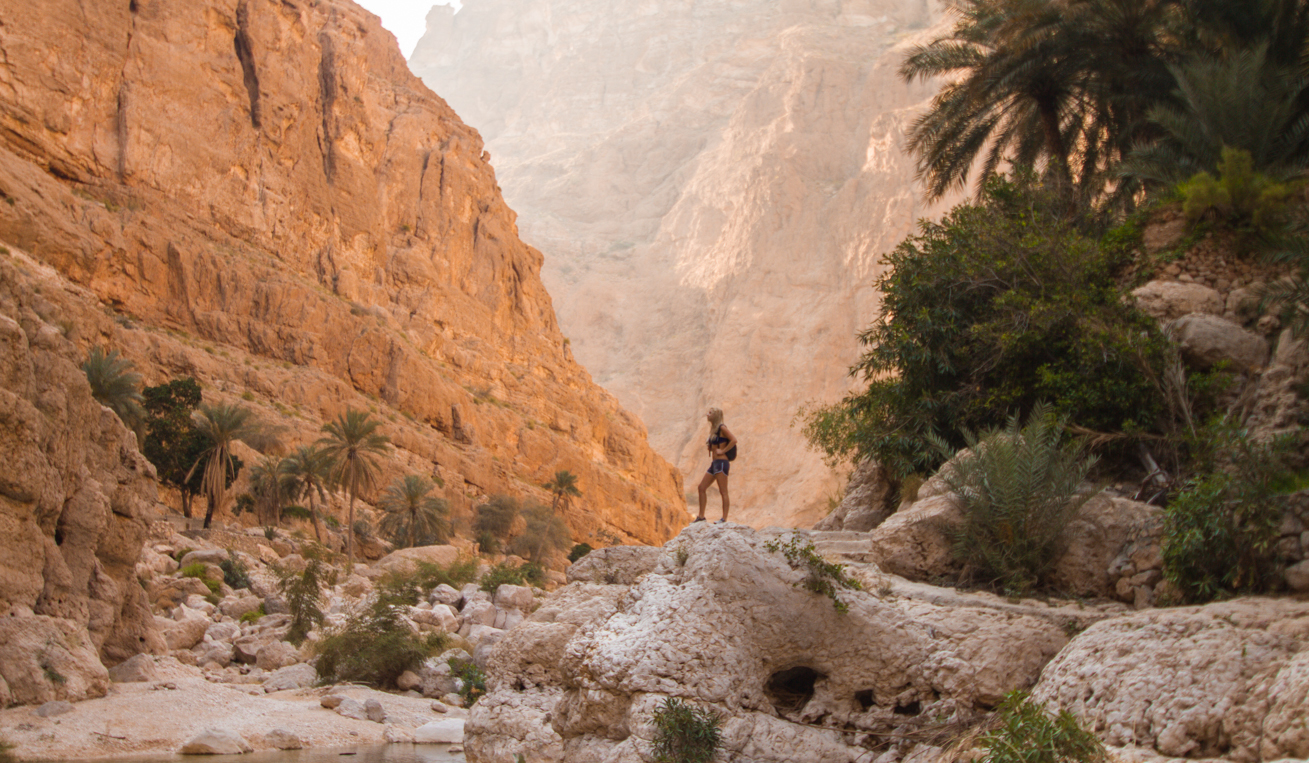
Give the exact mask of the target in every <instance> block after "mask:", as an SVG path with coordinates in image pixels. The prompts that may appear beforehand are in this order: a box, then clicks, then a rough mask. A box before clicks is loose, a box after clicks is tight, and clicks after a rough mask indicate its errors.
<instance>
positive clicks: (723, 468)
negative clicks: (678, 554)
mask: <svg viewBox="0 0 1309 763" xmlns="http://www.w3.org/2000/svg"><path fill="white" fill-rule="evenodd" d="M705 418H707V419H709V439H708V440H707V441H705V445H706V446H707V447H708V448H709V458H710V462H709V471H707V472H705V475H704V479H702V480H700V514H699V516H697V517H696V518H695V521H696V522H703V521H704V505H705V499H706V492H705V491H707V490H708V489H709V486H710V485H711V484H713V483H714V482H715V481H717V482H718V492H719V494H720V495H722V497H723V518H722V519H720V520H718V521H717V522H716V523H715V524H720V525H721V524H722V523H724V522H726V521H727V510H728V509H729V508H731V505H732V504H731V501H730V500H729V499H728V497H727V472H728V471H729V470H730V469H731V467H732V459H734V458H736V435H734V434H732V430H730V429H728V428H727V427H726V426H725V425H724V424H723V412H722V410H720V409H718V408H710V409H709V412H708V413H706V414H705Z"/></svg>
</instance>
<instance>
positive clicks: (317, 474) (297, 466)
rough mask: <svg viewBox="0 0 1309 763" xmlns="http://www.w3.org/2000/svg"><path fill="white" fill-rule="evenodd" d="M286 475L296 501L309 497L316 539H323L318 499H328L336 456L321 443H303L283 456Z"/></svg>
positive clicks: (289, 492) (282, 466)
mask: <svg viewBox="0 0 1309 763" xmlns="http://www.w3.org/2000/svg"><path fill="white" fill-rule="evenodd" d="M281 471H282V474H283V475H284V476H285V477H286V478H287V481H288V495H289V496H290V497H291V498H292V499H293V500H300V499H301V498H303V497H304V496H306V495H308V496H309V516H310V517H311V518H312V519H313V522H314V540H316V541H318V542H319V543H322V542H323V533H322V530H321V528H320V527H319V521H318V501H320V500H322V501H326V500H327V491H328V490H329V489H330V488H331V486H332V458H331V456H330V455H329V454H328V453H327V451H325V450H324V449H323V448H322V447H320V446H318V445H301V446H300V447H299V448H296V449H295V451H294V452H293V453H291V455H289V456H287V457H286V458H284V459H282V463H281Z"/></svg>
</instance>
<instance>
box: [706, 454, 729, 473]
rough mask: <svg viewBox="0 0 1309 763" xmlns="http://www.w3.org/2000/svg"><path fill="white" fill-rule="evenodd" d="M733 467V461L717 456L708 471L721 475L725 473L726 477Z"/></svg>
mask: <svg viewBox="0 0 1309 763" xmlns="http://www.w3.org/2000/svg"><path fill="white" fill-rule="evenodd" d="M731 468H732V462H731V461H728V460H727V459H725V458H715V459H714V460H713V462H712V463H711V464H709V472H708V473H709V474H721V475H723V476H724V477H726V476H727V473H728V472H729V471H730V470H731Z"/></svg>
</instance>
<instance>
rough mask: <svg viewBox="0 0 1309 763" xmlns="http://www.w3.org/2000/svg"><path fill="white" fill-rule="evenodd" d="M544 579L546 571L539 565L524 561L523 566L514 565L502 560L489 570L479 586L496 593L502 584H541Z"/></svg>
mask: <svg viewBox="0 0 1309 763" xmlns="http://www.w3.org/2000/svg"><path fill="white" fill-rule="evenodd" d="M544 580H545V571H544V570H542V569H541V567H540V566H539V565H536V564H532V563H531V562H524V563H523V564H522V565H521V566H514V565H513V564H510V563H509V562H501V563H500V564H497V565H496V566H494V567H492V568H491V569H489V570H487V572H486V574H485V575H483V576H482V579H481V580H480V581H479V582H478V586H479V587H480V588H481V589H482V590H483V591H486V592H488V593H495V590H496V589H497V588H499V587H500V586H502V585H530V584H540V583H541V582H542V581H544Z"/></svg>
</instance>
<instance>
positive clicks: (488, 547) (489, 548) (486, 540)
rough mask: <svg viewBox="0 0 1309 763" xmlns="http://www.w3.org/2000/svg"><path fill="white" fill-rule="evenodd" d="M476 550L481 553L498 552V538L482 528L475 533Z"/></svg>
mask: <svg viewBox="0 0 1309 763" xmlns="http://www.w3.org/2000/svg"><path fill="white" fill-rule="evenodd" d="M477 550H478V552H479V553H483V554H498V553H500V539H499V538H497V537H495V536H494V535H492V534H491V533H489V532H486V531H485V530H483V531H482V532H480V533H478V534H477Z"/></svg>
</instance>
